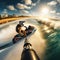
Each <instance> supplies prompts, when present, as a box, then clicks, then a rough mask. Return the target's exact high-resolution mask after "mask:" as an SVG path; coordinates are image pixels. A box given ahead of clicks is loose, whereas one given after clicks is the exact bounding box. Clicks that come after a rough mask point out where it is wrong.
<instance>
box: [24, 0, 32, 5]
mask: <svg viewBox="0 0 60 60" xmlns="http://www.w3.org/2000/svg"><path fill="white" fill-rule="evenodd" d="M24 2H25V4H26V5H31V4H32V0H24Z"/></svg>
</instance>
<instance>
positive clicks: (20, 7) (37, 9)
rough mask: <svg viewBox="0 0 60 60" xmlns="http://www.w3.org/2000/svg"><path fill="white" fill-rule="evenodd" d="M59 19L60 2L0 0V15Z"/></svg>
mask: <svg viewBox="0 0 60 60" xmlns="http://www.w3.org/2000/svg"><path fill="white" fill-rule="evenodd" d="M4 13H7V14H17V15H35V16H51V17H52V16H53V17H60V0H0V14H4Z"/></svg>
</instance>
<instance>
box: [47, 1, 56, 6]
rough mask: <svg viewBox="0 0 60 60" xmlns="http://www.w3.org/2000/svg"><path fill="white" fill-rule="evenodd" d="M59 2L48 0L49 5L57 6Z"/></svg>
mask: <svg viewBox="0 0 60 60" xmlns="http://www.w3.org/2000/svg"><path fill="white" fill-rule="evenodd" d="M56 4H57V2H56V1H51V2H48V3H47V5H49V6H55V5H56Z"/></svg>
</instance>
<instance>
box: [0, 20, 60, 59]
mask: <svg viewBox="0 0 60 60" xmlns="http://www.w3.org/2000/svg"><path fill="white" fill-rule="evenodd" d="M25 21H26V23H25V25H28V24H31V25H33V26H35V27H36V29H37V31H36V32H35V33H34V35H32V36H31V37H30V38H29V42H30V43H31V44H32V47H33V49H34V50H35V51H36V52H37V54H38V56H39V58H40V59H41V60H60V57H59V56H60V47H59V46H60V45H59V43H60V41H59V39H60V32H59V31H60V30H58V29H51V28H49V26H46V25H45V24H40V23H38V22H37V20H35V19H27V20H25ZM17 24H18V21H16V22H13V23H10V24H8V25H7V26H4V27H3V28H0V33H1V34H0V46H3V45H5V44H7V43H9V42H11V41H12V39H13V37H14V35H16V34H17V33H16V31H15V27H16V25H17ZM46 27H47V28H46ZM23 44H24V40H22V41H19V42H18V43H16V44H15V45H13V46H10V47H8V48H5V49H2V50H0V59H1V60H20V59H21V53H22V50H23Z"/></svg>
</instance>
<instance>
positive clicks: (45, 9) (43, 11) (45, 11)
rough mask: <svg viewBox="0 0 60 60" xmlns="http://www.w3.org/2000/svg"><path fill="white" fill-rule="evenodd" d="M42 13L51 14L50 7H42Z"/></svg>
mask: <svg viewBox="0 0 60 60" xmlns="http://www.w3.org/2000/svg"><path fill="white" fill-rule="evenodd" d="M41 13H42V14H43V15H47V14H49V9H48V8H47V7H45V8H42V9H41Z"/></svg>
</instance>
